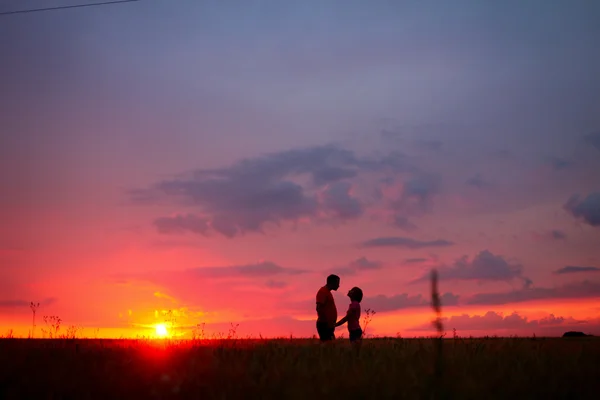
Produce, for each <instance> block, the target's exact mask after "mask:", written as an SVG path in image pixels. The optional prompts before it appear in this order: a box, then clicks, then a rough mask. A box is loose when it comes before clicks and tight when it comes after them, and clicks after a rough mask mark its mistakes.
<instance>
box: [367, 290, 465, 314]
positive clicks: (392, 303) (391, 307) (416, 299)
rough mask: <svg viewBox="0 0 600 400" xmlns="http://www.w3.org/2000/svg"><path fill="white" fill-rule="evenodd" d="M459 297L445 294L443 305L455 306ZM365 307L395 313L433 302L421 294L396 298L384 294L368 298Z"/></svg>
mask: <svg viewBox="0 0 600 400" xmlns="http://www.w3.org/2000/svg"><path fill="white" fill-rule="evenodd" d="M458 298H459V296H457V295H455V294H452V293H444V294H443V295H442V296H441V297H440V299H441V301H442V304H443V305H446V306H453V305H456V304H458ZM363 304H364V307H368V308H371V309H373V310H375V311H378V312H380V311H381V312H383V311H395V310H401V309H405V308H413V307H426V306H429V305H431V300H430V299H429V298H428V297H424V296H422V295H420V294H418V295H413V296H410V295H408V294H407V293H402V294H397V295H395V296H390V297H388V296H384V295H382V294H380V295H377V296H374V297H366V298H365V299H364V300H363Z"/></svg>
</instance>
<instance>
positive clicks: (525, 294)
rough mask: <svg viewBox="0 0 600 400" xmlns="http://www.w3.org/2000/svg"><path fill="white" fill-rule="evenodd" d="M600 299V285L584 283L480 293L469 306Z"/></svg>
mask: <svg viewBox="0 0 600 400" xmlns="http://www.w3.org/2000/svg"><path fill="white" fill-rule="evenodd" d="M594 297H600V283H597V282H591V281H583V282H577V283H570V284H566V285H563V286H559V287H554V288H542V287H539V288H524V289H520V290H513V291H509V292H496V293H479V294H476V295H474V296H471V297H470V298H469V300H468V301H467V304H471V305H498V304H509V303H520V302H524V301H530V300H546V299H583V298H594Z"/></svg>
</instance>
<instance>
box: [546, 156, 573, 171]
mask: <svg viewBox="0 0 600 400" xmlns="http://www.w3.org/2000/svg"><path fill="white" fill-rule="evenodd" d="M546 161H547V162H548V164H550V166H551V167H552V169H554V170H555V171H561V170H564V169H568V168H570V167H572V166H574V165H575V162H574V161H572V160H567V159H566V158H561V157H547V158H546Z"/></svg>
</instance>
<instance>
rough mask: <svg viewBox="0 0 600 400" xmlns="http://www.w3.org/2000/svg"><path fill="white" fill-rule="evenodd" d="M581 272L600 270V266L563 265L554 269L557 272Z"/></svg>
mask: <svg viewBox="0 0 600 400" xmlns="http://www.w3.org/2000/svg"><path fill="white" fill-rule="evenodd" d="M580 272H600V268H598V267H578V266H571V265H568V266H566V267H562V268H559V269H557V270H556V271H554V273H555V274H559V275H561V274H575V273H580Z"/></svg>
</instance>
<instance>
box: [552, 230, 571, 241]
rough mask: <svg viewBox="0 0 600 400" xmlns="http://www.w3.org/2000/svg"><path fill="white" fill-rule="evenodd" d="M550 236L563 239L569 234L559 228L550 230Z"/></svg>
mask: <svg viewBox="0 0 600 400" xmlns="http://www.w3.org/2000/svg"><path fill="white" fill-rule="evenodd" d="M550 236H551V237H552V238H553V239H556V240H562V239H566V238H567V234H566V233H564V232H563V231H560V230H558V229H553V230H552V231H550Z"/></svg>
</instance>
